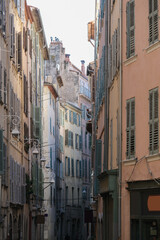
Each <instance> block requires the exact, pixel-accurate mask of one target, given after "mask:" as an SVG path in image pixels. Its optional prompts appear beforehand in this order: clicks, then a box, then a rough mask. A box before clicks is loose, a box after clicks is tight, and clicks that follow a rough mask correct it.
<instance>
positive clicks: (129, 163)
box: [122, 158, 137, 166]
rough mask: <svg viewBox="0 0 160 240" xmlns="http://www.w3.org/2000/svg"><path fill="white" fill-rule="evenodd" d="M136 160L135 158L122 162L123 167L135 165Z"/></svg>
mask: <svg viewBox="0 0 160 240" xmlns="http://www.w3.org/2000/svg"><path fill="white" fill-rule="evenodd" d="M136 161H137V159H136V158H130V159H125V160H123V161H122V162H123V163H124V165H125V166H131V165H134V164H135V163H136Z"/></svg>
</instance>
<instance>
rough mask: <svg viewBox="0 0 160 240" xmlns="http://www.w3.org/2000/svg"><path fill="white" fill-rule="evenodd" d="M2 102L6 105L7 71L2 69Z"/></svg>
mask: <svg viewBox="0 0 160 240" xmlns="http://www.w3.org/2000/svg"><path fill="white" fill-rule="evenodd" d="M4 104H5V105H7V71H6V69H5V70H4Z"/></svg>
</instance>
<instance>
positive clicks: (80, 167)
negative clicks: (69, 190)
mask: <svg viewBox="0 0 160 240" xmlns="http://www.w3.org/2000/svg"><path fill="white" fill-rule="evenodd" d="M79 177H80V178H81V177H82V161H79Z"/></svg>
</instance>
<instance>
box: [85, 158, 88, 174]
mask: <svg viewBox="0 0 160 240" xmlns="http://www.w3.org/2000/svg"><path fill="white" fill-rule="evenodd" d="M87 171H88V169H87V159H86V160H85V178H86V179H87Z"/></svg>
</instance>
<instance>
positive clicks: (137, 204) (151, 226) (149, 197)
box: [128, 180, 160, 240]
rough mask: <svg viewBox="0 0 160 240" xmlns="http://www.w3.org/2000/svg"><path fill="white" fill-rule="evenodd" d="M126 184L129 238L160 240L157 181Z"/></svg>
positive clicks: (159, 197)
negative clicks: (128, 202)
mask: <svg viewBox="0 0 160 240" xmlns="http://www.w3.org/2000/svg"><path fill="white" fill-rule="evenodd" d="M128 186H129V188H128V190H129V191H130V224H131V226H130V227H131V240H160V185H159V182H158V181H157V180H156V181H140V182H132V183H128Z"/></svg>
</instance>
